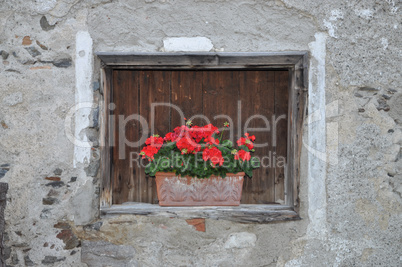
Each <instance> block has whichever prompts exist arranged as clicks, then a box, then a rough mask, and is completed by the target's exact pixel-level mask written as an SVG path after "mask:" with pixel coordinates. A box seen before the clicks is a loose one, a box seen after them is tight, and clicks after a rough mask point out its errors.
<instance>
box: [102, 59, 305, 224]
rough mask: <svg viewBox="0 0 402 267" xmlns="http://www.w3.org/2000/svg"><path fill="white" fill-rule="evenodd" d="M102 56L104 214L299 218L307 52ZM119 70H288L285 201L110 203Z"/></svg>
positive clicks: (258, 220)
mask: <svg viewBox="0 0 402 267" xmlns="http://www.w3.org/2000/svg"><path fill="white" fill-rule="evenodd" d="M96 54H97V56H98V57H99V58H100V60H101V87H102V88H101V90H102V93H103V100H102V103H101V105H100V107H101V118H100V144H101V159H100V160H101V174H100V175H101V187H100V188H101V189H100V211H101V216H109V215H119V214H135V215H149V216H168V217H179V218H213V219H225V220H231V221H237V222H243V223H244V222H246V223H250V222H255V223H267V222H271V221H287V220H298V219H300V216H299V214H298V212H299V198H298V192H299V184H300V156H301V148H302V146H301V144H302V126H303V122H304V119H305V108H306V103H307V90H308V79H307V77H308V52H305V51H302V52H266V53H259V52H256V53H227V52H221V53H213V52H206V53H109V52H98V53H96ZM118 69H137V70H138V69H148V70H149V69H169V70H185V69H193V70H194V69H205V70H213V69H237V70H241V69H244V70H250V69H284V70H288V71H289V87H288V88H289V89H288V90H289V103H288V118H289V119H288V141H287V142H288V146H287V166H286V176H285V201H284V204H283V205H265V204H242V205H240V206H238V207H160V206H159V205H155V204H148V203H127V204H121V205H120V204H119V205H117V204H113V205H112V197H113V196H112V184H111V179H112V177H111V173H110V164H111V163H110V159H111V158H110V155H111V154H110V153H111V147H110V146H109V142H110V140H109V136H111V135H110V134H109V131H110V127H109V121H108V118H109V109H108V108H107V107H108V105H109V103H110V101H111V99H110V98H111V88H112V73H113V70H118Z"/></svg>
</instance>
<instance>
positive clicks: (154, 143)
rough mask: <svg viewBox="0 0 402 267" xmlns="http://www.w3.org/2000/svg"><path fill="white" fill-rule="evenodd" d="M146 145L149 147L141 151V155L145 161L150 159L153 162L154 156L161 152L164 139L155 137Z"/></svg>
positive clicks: (146, 142) (150, 138)
mask: <svg viewBox="0 0 402 267" xmlns="http://www.w3.org/2000/svg"><path fill="white" fill-rule="evenodd" d="M145 144H147V146H145V147H144V148H143V149H142V150H141V153H140V155H142V158H143V159H144V158H145V157H148V158H149V159H150V160H153V159H154V155H155V154H156V153H158V152H159V149H161V147H162V145H163V138H162V137H159V135H153V136H151V137H149V138H148V139H147V140H146V141H145Z"/></svg>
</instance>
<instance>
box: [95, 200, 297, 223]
mask: <svg viewBox="0 0 402 267" xmlns="http://www.w3.org/2000/svg"><path fill="white" fill-rule="evenodd" d="M101 214H102V217H110V216H116V215H117V216H118V215H122V214H134V215H146V216H163V217H170V218H172V217H174V218H184V219H191V218H209V219H215V220H229V221H234V222H239V223H261V224H265V223H270V222H275V221H291V220H300V219H301V218H300V217H299V215H298V214H297V213H296V212H295V211H293V210H292V208H291V207H287V206H282V205H240V206H237V207H160V206H158V205H151V204H146V203H124V204H123V205H113V206H112V207H110V208H104V209H102V210H101Z"/></svg>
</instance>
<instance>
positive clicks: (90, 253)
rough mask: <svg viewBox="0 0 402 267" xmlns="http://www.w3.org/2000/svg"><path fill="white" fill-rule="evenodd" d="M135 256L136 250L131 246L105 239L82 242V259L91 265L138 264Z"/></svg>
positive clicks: (118, 266) (91, 266) (117, 266)
mask: <svg viewBox="0 0 402 267" xmlns="http://www.w3.org/2000/svg"><path fill="white" fill-rule="evenodd" d="M135 256H136V251H135V249H134V248H133V247H131V246H127V245H115V244H112V243H109V242H105V241H96V242H91V241H83V242H82V248H81V261H82V262H83V263H86V264H88V266H89V267H98V266H111V267H120V266H121V267H125V266H126V267H129V266H138V263H137V261H136V260H135Z"/></svg>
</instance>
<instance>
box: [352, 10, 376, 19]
mask: <svg viewBox="0 0 402 267" xmlns="http://www.w3.org/2000/svg"><path fill="white" fill-rule="evenodd" d="M355 14H356V15H358V16H359V17H362V18H364V19H371V18H373V14H374V13H373V11H372V10H370V9H355Z"/></svg>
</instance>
